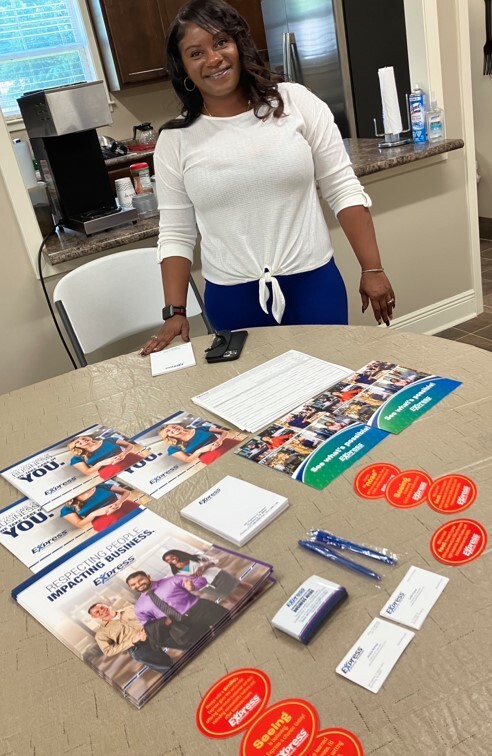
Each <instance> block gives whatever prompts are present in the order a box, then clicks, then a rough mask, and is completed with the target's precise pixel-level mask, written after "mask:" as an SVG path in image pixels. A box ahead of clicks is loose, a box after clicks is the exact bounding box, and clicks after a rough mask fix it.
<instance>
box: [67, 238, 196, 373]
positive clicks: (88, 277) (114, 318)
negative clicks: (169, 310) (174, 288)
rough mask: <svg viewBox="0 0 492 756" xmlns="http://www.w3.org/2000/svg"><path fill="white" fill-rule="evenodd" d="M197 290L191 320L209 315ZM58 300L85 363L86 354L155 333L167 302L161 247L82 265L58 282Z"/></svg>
mask: <svg viewBox="0 0 492 756" xmlns="http://www.w3.org/2000/svg"><path fill="white" fill-rule="evenodd" d="M194 288H195V287H194V286H189V287H188V300H187V303H186V304H187V314H188V317H193V316H195V315H202V317H204V314H203V309H202V306H201V303H200V302H199V301H198V299H197V295H196V294H195V291H194ZM53 300H54V302H55V304H56V307H57V309H58V312H59V314H60V316H61V319H62V321H63V324H64V326H65V328H66V329H67V332H68V335H69V336H70V340H71V341H72V344H73V346H74V349H75V351H76V352H77V356H78V357H79V359H81V355H80V351H81V352H82V354H89V353H90V352H93V351H95V350H96V349H99V348H100V347H102V346H105V345H107V344H111V343H113V342H115V341H118V340H120V339H123V338H125V337H127V336H132V335H134V334H136V333H139V332H141V331H146V330H150V329H154V328H156V327H157V326H160V325H161V323H162V321H161V319H160V315H161V310H162V307H163V304H164V296H163V293H162V281H161V274H160V268H159V265H158V263H157V254H156V249H155V248H154V247H147V248H141V249H130V250H127V251H125V252H117V253H114V254H112V255H108V256H107V257H101V258H99V259H98V260H92V261H91V262H88V263H86V264H85V265H81V266H80V267H79V268H76V269H75V270H73V271H71V272H70V273H67V275H66V276H64V277H63V278H62V279H61V281H59V282H58V284H57V285H56V287H55V290H54V293H53ZM205 323H206V325H207V321H206V320H205ZM74 338H75V339H76V342H78V345H77V343H76V342H75V341H74ZM81 361H82V364H84V365H85V364H87V362H86V361H85V359H82V360H81Z"/></svg>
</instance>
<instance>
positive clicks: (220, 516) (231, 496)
mask: <svg viewBox="0 0 492 756" xmlns="http://www.w3.org/2000/svg"><path fill="white" fill-rule="evenodd" d="M288 505H289V502H288V500H287V499H286V498H285V496H281V495H280V494H276V493H273V492H272V491H267V490H266V489H264V488H260V487H259V486H254V485H253V484H252V483H246V481H244V480H239V479H238V478H233V477H232V476H230V475H227V477H225V478H223V479H222V480H221V481H219V482H218V483H217V485H216V486H213V487H212V488H210V489H209V490H208V491H205V493H204V494H202V495H201V496H199V497H198V499H195V501H192V502H191V504H188V505H187V506H186V507H184V509H182V510H181V514H182V515H183V517H187V518H188V519H189V520H192V522H196V523H197V524H198V525H202V526H203V527H204V528H207V530H210V531H212V533H216V534H217V535H220V536H222V537H223V538H225V539H227V540H228V541H231V543H235V544H236V545H237V546H242V545H243V544H245V543H247V541H249V540H250V538H253V536H255V535H256V534H257V533H258V532H259V531H260V530H262V528H264V527H265V526H266V525H268V524H269V523H270V522H271V521H272V520H273V519H274V518H275V517H277V515H279V514H280V513H281V512H283V510H284V509H286V507H287V506H288Z"/></svg>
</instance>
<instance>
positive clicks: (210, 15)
mask: <svg viewBox="0 0 492 756" xmlns="http://www.w3.org/2000/svg"><path fill="white" fill-rule="evenodd" d="M187 23H193V24H196V25H197V26H200V27H201V28H202V29H205V31H208V32H209V33H210V34H217V32H225V33H226V34H227V35H228V36H229V37H231V38H232V39H233V40H234V42H235V43H236V46H237V49H238V52H239V59H240V61H241V69H242V71H241V78H240V85H241V87H242V88H243V91H244V94H245V95H246V97H247V98H248V100H250V102H251V106H252V107H253V109H254V112H255V116H256V117H257V118H261V119H262V120H266V119H267V118H268V117H269V116H270V115H271V114H272V113H273V115H274V117H275V118H280V117H281V116H282V115H283V112H284V103H283V100H282V97H281V95H280V92H279V91H278V87H277V84H278V82H279V81H282V77H281V76H277V75H275V74H273V73H272V72H271V71H270V70H269V69H268V68H266V66H265V64H264V63H263V60H262V58H261V56H260V54H259V52H258V50H257V48H256V45H255V43H254V42H253V39H252V38H251V34H250V31H249V26H248V24H247V23H246V21H245V20H244V18H243V17H242V16H241V15H240V14H239V13H238V12H237V10H236V9H235V8H233V7H232V6H231V5H229V3H226V2H224V0H190V1H189V2H188V3H186V5H185V6H184V7H183V8H181V10H180V11H179V13H178V15H177V16H176V18H175V19H174V21H173V22H172V24H171V26H170V27H169V30H168V33H167V42H166V54H167V70H168V73H169V76H170V79H171V83H172V85H173V87H174V91H175V92H176V94H177V95H178V97H179V99H180V100H181V102H182V103H183V105H182V108H181V116H182V117H181V118H174V119H173V120H171V121H168V122H167V123H165V124H164V126H162V127H161V130H162V129H184V128H186V127H188V126H191V124H192V123H194V122H195V121H196V119H197V118H198V116H199V115H200V114H201V112H202V106H203V98H202V96H201V94H200V91H199V90H198V88H194V89H193V91H192V92H189V91H188V90H187V89H186V87H185V85H184V82H185V79H186V71H185V69H184V66H183V63H182V60H181V53H180V50H179V43H180V42H181V40H182V39H183V37H184V35H185V31H186V24H187ZM260 112H261V115H260Z"/></svg>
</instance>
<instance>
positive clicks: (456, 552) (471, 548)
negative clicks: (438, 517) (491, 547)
mask: <svg viewBox="0 0 492 756" xmlns="http://www.w3.org/2000/svg"><path fill="white" fill-rule="evenodd" d="M486 545H487V531H486V530H485V528H484V527H483V525H481V524H480V523H479V522H477V521H476V520H465V519H462V520H452V521H451V522H446V523H445V524H444V525H441V527H440V528H438V529H437V530H436V532H435V533H434V535H433V536H432V538H431V542H430V550H431V554H432V556H433V557H434V558H435V559H437V560H438V561H439V562H444V564H452V565H457V564H458V565H459V564H467V562H472V561H473V560H474V559H476V558H477V557H479V556H480V554H481V553H482V552H483V550H484V549H485V546H486Z"/></svg>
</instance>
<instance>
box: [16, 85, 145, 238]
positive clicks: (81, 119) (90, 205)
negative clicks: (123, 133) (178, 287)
mask: <svg viewBox="0 0 492 756" xmlns="http://www.w3.org/2000/svg"><path fill="white" fill-rule="evenodd" d="M17 102H18V103H19V108H20V111H21V114H22V117H23V119H24V124H25V126H26V130H27V134H28V136H29V139H30V142H31V145H32V150H33V153H34V157H35V158H36V160H37V162H38V164H39V169H40V171H41V175H42V177H43V181H45V182H46V185H47V189H48V194H49V198H50V203H51V210H52V213H53V217H54V220H55V223H57V224H58V225H60V226H67V227H68V228H73V229H76V230H77V231H84V232H85V233H86V234H87V235H88V236H89V235H90V234H94V233H96V232H98V231H105V230H107V229H109V228H114V227H115V226H120V225H122V224H124V223H132V222H135V221H136V220H137V211H136V210H135V209H134V208H130V209H129V210H125V209H121V208H119V207H118V205H117V204H116V201H115V198H114V194H113V190H112V188H111V183H110V181H109V177H108V172H107V169H106V165H105V163H104V158H103V155H102V152H101V145H100V143H99V138H98V135H97V132H96V128H98V127H99V126H106V125H107V124H110V123H112V122H113V119H112V117H111V113H110V111H109V106H108V102H107V97H106V90H105V88H104V85H103V83H102V81H95V82H90V83H83V84H74V85H72V86H68V87H54V88H53V89H43V90H39V91H36V92H28V93H26V94H24V95H22V97H19V99H18V100H17Z"/></svg>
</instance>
